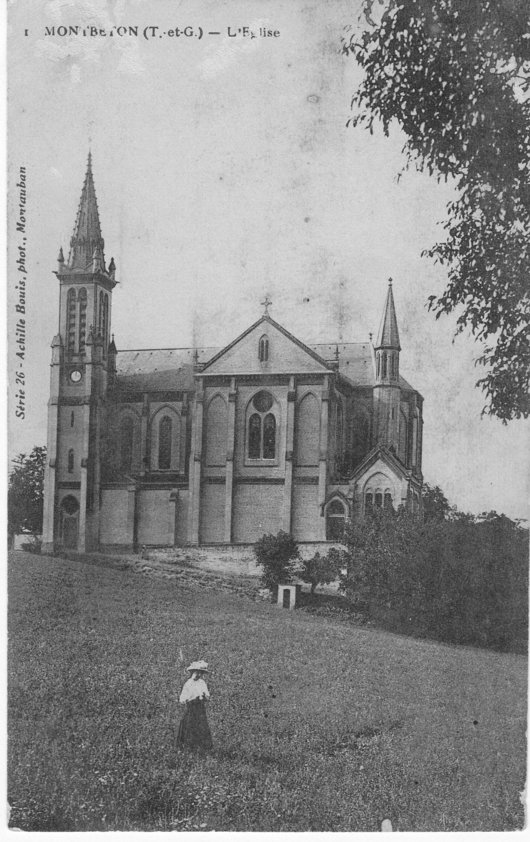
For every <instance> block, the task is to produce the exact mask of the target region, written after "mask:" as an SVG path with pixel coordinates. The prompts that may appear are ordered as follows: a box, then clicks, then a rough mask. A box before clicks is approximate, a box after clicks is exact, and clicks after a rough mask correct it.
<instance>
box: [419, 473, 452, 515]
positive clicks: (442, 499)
mask: <svg viewBox="0 0 530 842" xmlns="http://www.w3.org/2000/svg"><path fill="white" fill-rule="evenodd" d="M421 496H422V501H423V517H424V519H425V520H446V518H447V517H448V515H449V512H450V510H451V506H450V505H449V501H448V499H447V497H446V496H445V494H444V493H443V491H442V489H441V488H440V486H439V485H434V486H432V485H429V483H427V482H425V483H424V484H423V487H422V490H421Z"/></svg>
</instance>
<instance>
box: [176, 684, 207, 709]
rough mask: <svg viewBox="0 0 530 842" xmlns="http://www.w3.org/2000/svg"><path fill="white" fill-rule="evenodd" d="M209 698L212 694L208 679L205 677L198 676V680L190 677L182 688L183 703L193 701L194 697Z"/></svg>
mask: <svg viewBox="0 0 530 842" xmlns="http://www.w3.org/2000/svg"><path fill="white" fill-rule="evenodd" d="M209 698H210V694H209V692H208V687H207V686H206V681H205V680H204V679H203V678H197V680H195V679H193V678H188V680H187V681H186V683H185V685H184V687H183V688H182V693H181V694H180V700H179V701H180V702H181V703H182V704H183V703H184V702H191V701H192V700H193V699H209Z"/></svg>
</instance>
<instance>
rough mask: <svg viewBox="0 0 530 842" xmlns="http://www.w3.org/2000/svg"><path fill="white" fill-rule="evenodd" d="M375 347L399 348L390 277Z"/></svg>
mask: <svg viewBox="0 0 530 842" xmlns="http://www.w3.org/2000/svg"><path fill="white" fill-rule="evenodd" d="M375 347H376V348H397V350H398V351H400V350H401V346H400V344H399V331H398V326H397V318H396V307H395V305H394V294H393V292H392V278H390V280H389V282H388V292H387V296H386V303H385V309H384V312H383V318H382V319H381V326H380V328H379V334H378V336H377V342H376V344H375Z"/></svg>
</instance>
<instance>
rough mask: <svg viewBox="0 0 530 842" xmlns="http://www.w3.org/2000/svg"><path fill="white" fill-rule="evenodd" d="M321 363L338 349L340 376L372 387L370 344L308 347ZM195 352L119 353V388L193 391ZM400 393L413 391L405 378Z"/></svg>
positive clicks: (206, 353)
mask: <svg viewBox="0 0 530 842" xmlns="http://www.w3.org/2000/svg"><path fill="white" fill-rule="evenodd" d="M307 347H308V348H309V349H310V350H311V351H313V353H315V354H317V355H318V356H319V357H320V358H321V359H323V360H334V359H335V352H336V348H337V347H338V349H339V373H340V374H341V375H342V376H343V377H345V378H346V379H347V380H348V381H349V382H350V383H351V384H352V385H353V386H367V387H372V386H374V385H375V369H374V363H373V357H372V348H371V345H370V343H369V342H338V343H336V342H331V343H325V342H323V343H318V344H316V345H308V346H307ZM222 350H223V349H222V348H211V347H210V348H198V349H197V351H198V361H199V363H207V362H209V361H210V360H212V359H213V358H214V357H215V356H216V355H217V354H219V353H220V351H222ZM194 354H195V349H194V348H146V349H136V350H131V351H118V353H117V356H116V374H117V381H118V386H119V387H120V388H122V389H126V390H127V391H134V392H143V391H145V392H166V391H178V392H180V391H183V392H184V391H194V389H195V386H194V382H193V363H194ZM399 385H400V386H401V388H402V389H406V390H408V391H414V388H413V387H412V386H411V385H410V383H408V382H407V381H406V380H405V378H404V377H401V376H400V378H399Z"/></svg>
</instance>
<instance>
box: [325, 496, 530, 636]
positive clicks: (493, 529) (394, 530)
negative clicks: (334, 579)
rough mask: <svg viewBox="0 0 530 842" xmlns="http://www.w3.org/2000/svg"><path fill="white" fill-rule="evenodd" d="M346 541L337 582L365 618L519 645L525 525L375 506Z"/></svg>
mask: <svg viewBox="0 0 530 842" xmlns="http://www.w3.org/2000/svg"><path fill="white" fill-rule="evenodd" d="M460 514H461V513H460ZM346 544H347V548H348V563H347V573H346V575H345V576H343V577H342V579H341V588H342V590H343V592H344V593H345V595H346V596H347V597H348V599H350V600H351V602H352V603H353V604H354V605H356V607H357V608H358V609H360V610H363V611H365V612H367V613H368V615H369V616H371V617H373V618H374V619H376V620H378V621H383V622H385V623H387V624H390V626H391V628H394V629H395V630H397V631H403V630H405V629H406V630H412V631H414V632H415V633H419V634H422V635H424V636H429V637H435V638H438V639H441V640H445V641H448V642H452V643H466V644H479V645H482V646H491V647H494V648H499V649H510V650H515V651H524V647H525V646H526V637H527V622H528V602H527V593H528V563H527V555H528V531H527V530H525V529H521V528H520V527H519V526H518V525H517V524H516V523H514V522H513V521H511V520H510V519H509V518H507V517H505V516H502V515H501V516H495V517H491V518H487V519H486V520H484V521H483V522H480V523H477V522H474V520H473V519H471V520H470V519H469V517H468V516H465V515H464V516H462V517H452V516H451V517H450V519H446V520H443V519H437V518H433V519H431V520H428V521H424V522H422V521H421V519H418V518H416V517H413V516H412V515H411V514H409V513H408V512H407V511H405V510H404V509H400V510H399V511H398V512H397V513H395V514H392V513H389V512H385V511H384V510H378V511H377V512H375V513H374V515H373V516H372V517H371V518H369V519H367V520H366V521H364V522H362V523H359V524H356V526H355V528H354V529H353V528H352V529H350V530H349V531H348V533H347V536H346Z"/></svg>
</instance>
